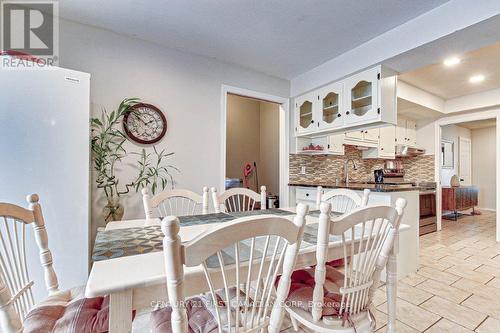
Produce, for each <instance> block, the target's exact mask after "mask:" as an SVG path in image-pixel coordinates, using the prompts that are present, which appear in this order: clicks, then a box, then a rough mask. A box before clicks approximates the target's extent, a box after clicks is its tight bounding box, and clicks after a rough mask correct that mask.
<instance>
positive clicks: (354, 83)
mask: <svg viewBox="0 0 500 333" xmlns="http://www.w3.org/2000/svg"><path fill="white" fill-rule="evenodd" d="M396 84H397V77H396V73H395V72H394V71H391V70H389V69H387V68H384V67H382V66H376V67H374V68H371V69H368V70H366V71H363V72H360V73H358V74H355V75H353V76H351V77H348V78H346V79H344V80H341V81H338V82H334V83H332V84H330V85H328V86H325V87H323V88H320V89H318V90H316V91H313V92H311V93H307V94H305V95H302V96H299V97H297V98H295V103H294V105H295V118H296V135H297V136H311V137H312V136H324V135H328V134H334V133H336V132H341V131H342V130H343V131H344V132H345V130H346V129H353V131H352V132H354V129H359V130H361V129H362V128H363V127H366V126H367V125H369V126H372V127H373V126H374V125H380V126H383V125H387V124H394V125H395V124H396ZM349 132H351V131H349ZM354 139H358V140H359V138H354ZM366 139H367V140H368V141H373V142H375V141H377V140H378V138H376V132H375V131H373V132H369V133H367V136H366Z"/></svg>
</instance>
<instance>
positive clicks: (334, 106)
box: [323, 104, 339, 111]
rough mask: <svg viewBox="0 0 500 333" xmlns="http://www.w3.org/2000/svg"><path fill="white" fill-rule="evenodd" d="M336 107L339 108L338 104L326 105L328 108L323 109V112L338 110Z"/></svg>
mask: <svg viewBox="0 0 500 333" xmlns="http://www.w3.org/2000/svg"><path fill="white" fill-rule="evenodd" d="M338 107H339V105H338V104H334V105H328V106H325V107H323V111H328V110H332V109H335V108H338Z"/></svg>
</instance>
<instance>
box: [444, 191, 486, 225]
mask: <svg viewBox="0 0 500 333" xmlns="http://www.w3.org/2000/svg"><path fill="white" fill-rule="evenodd" d="M478 192H479V190H478V188H477V187H475V186H460V187H443V188H442V190H441V194H442V206H443V207H442V210H443V211H451V212H454V213H455V218H456V216H457V212H459V211H461V210H466V209H470V208H472V209H473V210H474V207H475V206H477V200H478V199H477V197H478Z"/></svg>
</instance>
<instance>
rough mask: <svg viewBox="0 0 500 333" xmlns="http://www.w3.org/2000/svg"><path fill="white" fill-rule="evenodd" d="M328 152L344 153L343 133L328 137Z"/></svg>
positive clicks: (334, 153)
mask: <svg viewBox="0 0 500 333" xmlns="http://www.w3.org/2000/svg"><path fill="white" fill-rule="evenodd" d="M328 152H329V154H331V155H344V135H343V134H335V135H330V136H329V137H328Z"/></svg>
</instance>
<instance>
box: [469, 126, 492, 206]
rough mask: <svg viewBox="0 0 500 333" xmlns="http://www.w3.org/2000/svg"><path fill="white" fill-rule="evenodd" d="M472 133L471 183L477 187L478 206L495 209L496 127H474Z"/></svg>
mask: <svg viewBox="0 0 500 333" xmlns="http://www.w3.org/2000/svg"><path fill="white" fill-rule="evenodd" d="M471 134H472V184H473V185H475V186H477V187H478V188H479V197H478V199H479V204H478V206H479V207H480V208H487V209H496V173H495V170H496V162H495V159H496V154H495V141H496V127H488V128H482V129H474V130H472V131H471Z"/></svg>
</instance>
